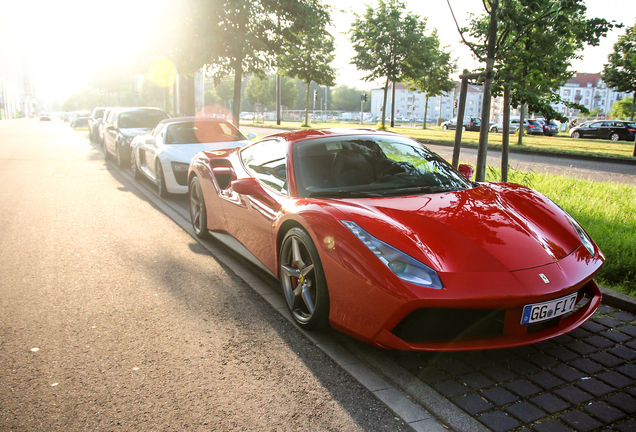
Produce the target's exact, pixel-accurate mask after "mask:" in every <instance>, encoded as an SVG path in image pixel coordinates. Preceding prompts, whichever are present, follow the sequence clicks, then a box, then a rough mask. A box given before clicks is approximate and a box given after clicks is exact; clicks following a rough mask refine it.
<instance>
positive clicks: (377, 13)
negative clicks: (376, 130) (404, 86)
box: [349, 0, 428, 128]
mask: <svg viewBox="0 0 636 432" xmlns="http://www.w3.org/2000/svg"><path fill="white" fill-rule="evenodd" d="M425 30H426V19H425V18H421V17H420V16H418V15H416V14H412V13H405V5H404V3H402V2H400V1H399V0H386V1H385V0H379V4H378V6H377V7H372V6H368V7H367V10H366V12H365V14H364V16H362V17H361V16H357V17H356V20H355V21H354V22H353V24H352V25H351V30H350V31H349V38H350V41H351V43H353V49H354V50H355V51H356V55H355V56H354V57H353V59H352V60H351V64H353V65H355V66H356V67H357V68H358V69H360V70H363V71H368V72H369V74H368V75H367V76H365V77H364V80H365V81H372V80H375V79H381V78H382V79H385V84H384V87H383V90H384V98H383V101H382V112H383V113H384V114H385V115H383V116H382V128H385V122H384V118H385V116H386V102H387V94H388V87H389V83H390V82H402V81H408V80H409V79H412V78H417V77H418V74H417V71H416V70H415V71H414V70H413V66H417V65H421V64H423V63H425V62H426V59H422V57H426V56H427V55H428V50H427V49H424V48H425V47H426V46H428V41H427V37H426V36H425V34H424V32H425Z"/></svg>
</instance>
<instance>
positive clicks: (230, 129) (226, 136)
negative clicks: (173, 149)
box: [166, 120, 246, 144]
mask: <svg viewBox="0 0 636 432" xmlns="http://www.w3.org/2000/svg"><path fill="white" fill-rule="evenodd" d="M245 139H246V138H245V137H244V136H243V134H242V133H240V132H239V131H238V129H236V128H235V127H234V126H233V125H231V124H230V123H226V122H221V121H206V120H195V121H189V122H183V123H175V124H171V125H169V126H168V131H167V135H166V144H197V143H214V142H231V141H242V140H245Z"/></svg>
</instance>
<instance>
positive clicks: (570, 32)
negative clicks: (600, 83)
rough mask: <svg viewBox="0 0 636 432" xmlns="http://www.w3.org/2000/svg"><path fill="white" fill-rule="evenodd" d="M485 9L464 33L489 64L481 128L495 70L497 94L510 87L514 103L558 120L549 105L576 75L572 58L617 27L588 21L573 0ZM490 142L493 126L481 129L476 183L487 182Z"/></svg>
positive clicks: (489, 0)
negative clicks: (572, 73) (559, 89)
mask: <svg viewBox="0 0 636 432" xmlns="http://www.w3.org/2000/svg"><path fill="white" fill-rule="evenodd" d="M484 8H485V13H484V14H483V15H481V16H479V17H476V18H473V19H472V21H471V25H470V27H469V28H463V29H459V32H460V34H461V37H462V40H463V42H464V43H465V44H466V45H467V46H468V47H470V49H471V50H472V51H473V53H474V54H475V56H476V57H477V58H478V59H479V60H480V61H482V62H484V63H486V66H485V68H484V69H483V72H484V74H483V76H484V80H483V82H484V100H483V106H482V124H488V123H489V120H490V119H489V115H490V103H491V97H490V96H491V83H492V79H493V78H494V77H495V75H494V73H493V72H494V71H495V70H497V71H498V74H497V81H496V82H495V87H494V92H495V94H496V93H497V87H499V89H503V88H504V87H506V86H508V87H509V88H510V97H511V101H512V104H513V105H522V107H523V106H525V105H528V107H529V109H531V110H532V111H534V112H542V113H543V114H544V115H545V116H546V117H549V116H554V117H553V118H558V117H557V116H559V114H558V113H556V112H555V111H554V110H553V109H552V108H551V107H550V103H551V102H555V101H559V100H560V98H559V96H558V92H556V89H558V88H559V87H560V85H561V84H562V83H563V82H564V81H566V80H567V79H568V78H569V77H570V76H571V72H568V71H567V69H568V67H569V65H570V61H571V59H573V58H577V57H578V55H579V54H578V53H579V52H580V51H581V50H582V49H583V47H584V46H585V45H586V44H587V45H598V43H599V40H600V37H602V36H604V35H605V34H606V33H607V31H608V30H609V29H611V28H612V27H613V24H611V23H609V22H608V21H607V20H604V19H599V18H587V17H586V7H585V5H584V4H583V3H582V2H578V1H574V0H484ZM468 36H470V37H472V40H471V41H469V40H468ZM537 53H540V54H539V55H537ZM577 107H579V108H581V107H582V106H580V105H579V106H577ZM522 112H523V110H522ZM520 136H521V134H520ZM487 143H488V128H481V132H480V139H479V152H478V157H477V173H476V177H477V181H483V180H484V178H485V162H486V152H487ZM506 159H507V155H504V160H506Z"/></svg>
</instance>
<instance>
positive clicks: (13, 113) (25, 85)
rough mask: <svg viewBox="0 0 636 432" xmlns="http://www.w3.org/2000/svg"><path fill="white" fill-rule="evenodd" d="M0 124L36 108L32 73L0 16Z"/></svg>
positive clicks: (22, 115) (28, 114)
mask: <svg viewBox="0 0 636 432" xmlns="http://www.w3.org/2000/svg"><path fill="white" fill-rule="evenodd" d="M0 40H1V41H2V43H0V59H2V61H0V120H6V119H14V118H19V117H30V116H31V115H32V114H33V112H34V107H35V106H36V105H37V104H36V101H35V98H34V89H33V79H32V77H33V73H32V70H31V68H30V67H29V65H28V63H27V62H26V60H25V59H24V57H23V55H22V52H21V51H20V48H19V46H18V43H17V42H16V40H15V38H14V37H13V34H12V33H11V30H10V29H9V27H8V26H7V24H6V22H5V21H4V18H3V17H2V16H1V15H0Z"/></svg>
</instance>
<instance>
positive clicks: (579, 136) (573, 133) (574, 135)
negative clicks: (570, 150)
mask: <svg viewBox="0 0 636 432" xmlns="http://www.w3.org/2000/svg"><path fill="white" fill-rule="evenodd" d="M571 137H572V138H574V139H579V138H581V134H580V133H579V132H578V131H576V132H572V135H571Z"/></svg>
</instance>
